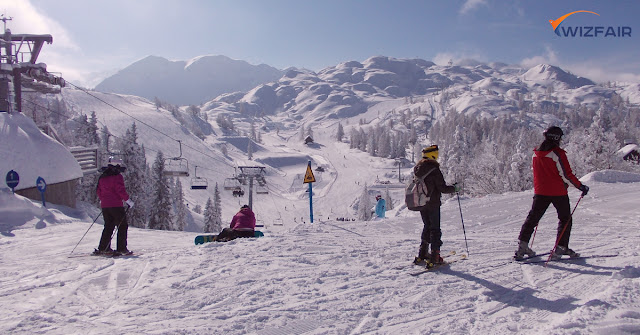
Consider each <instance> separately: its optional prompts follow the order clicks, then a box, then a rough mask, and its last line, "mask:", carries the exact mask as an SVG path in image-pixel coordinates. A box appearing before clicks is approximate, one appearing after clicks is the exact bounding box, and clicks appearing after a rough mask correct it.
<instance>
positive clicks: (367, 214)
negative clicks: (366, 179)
mask: <svg viewBox="0 0 640 335" xmlns="http://www.w3.org/2000/svg"><path fill="white" fill-rule="evenodd" d="M372 207H373V203H372V202H371V199H370V195H369V188H368V187H367V184H366V183H365V184H364V188H363V189H362V194H361V195H360V202H359V204H358V219H359V220H363V221H368V220H369V219H371V208H372Z"/></svg>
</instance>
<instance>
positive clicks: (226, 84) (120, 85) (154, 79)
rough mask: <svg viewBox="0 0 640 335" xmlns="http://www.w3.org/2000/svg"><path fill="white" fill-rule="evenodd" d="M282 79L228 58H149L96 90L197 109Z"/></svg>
mask: <svg viewBox="0 0 640 335" xmlns="http://www.w3.org/2000/svg"><path fill="white" fill-rule="evenodd" d="M281 76H282V71H280V70H278V69H276V68H273V67H270V66H268V65H265V64H260V65H251V64H249V63H247V62H245V61H241V60H234V59H231V58H228V57H225V56H213V55H210V56H200V57H196V58H194V59H191V60H189V61H170V60H167V59H165V58H162V57H157V56H148V57H146V58H144V59H141V60H139V61H137V62H135V63H133V64H131V65H129V66H128V67H126V68H124V69H122V70H120V71H119V72H118V73H116V74H114V75H112V76H110V77H108V78H106V79H104V80H103V81H102V82H100V83H99V84H98V85H96V87H95V89H96V90H97V91H101V92H112V93H121V94H128V95H137V96H140V97H144V98H147V99H149V100H152V101H153V100H154V98H156V97H157V98H158V99H160V100H162V101H167V102H170V103H172V104H176V105H192V104H193V105H198V104H200V103H202V102H205V101H207V100H211V99H213V98H215V97H217V96H218V95H220V94H223V93H230V92H235V91H247V90H249V89H251V88H253V87H255V86H257V85H259V84H261V83H265V82H270V81H273V80H277V79H278V78H280V77H281Z"/></svg>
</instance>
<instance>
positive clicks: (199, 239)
mask: <svg viewBox="0 0 640 335" xmlns="http://www.w3.org/2000/svg"><path fill="white" fill-rule="evenodd" d="M217 236H218V235H198V236H196V239H195V241H194V242H195V244H196V245H198V244H204V243H207V242H213V241H215V238H216V237H217ZM253 236H254V237H262V236H264V233H262V232H261V231H259V230H256V231H254V232H253Z"/></svg>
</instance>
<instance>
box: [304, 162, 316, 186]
mask: <svg viewBox="0 0 640 335" xmlns="http://www.w3.org/2000/svg"><path fill="white" fill-rule="evenodd" d="M315 182H316V177H314V176H313V171H311V165H307V173H305V174H304V184H306V183H315Z"/></svg>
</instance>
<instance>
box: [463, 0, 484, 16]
mask: <svg viewBox="0 0 640 335" xmlns="http://www.w3.org/2000/svg"><path fill="white" fill-rule="evenodd" d="M480 5H484V6H487V7H488V6H489V5H488V4H487V0H467V1H465V3H464V4H463V5H462V8H460V14H462V15H464V14H468V13H469V12H471V11H472V10H474V9H476V8H478V7H480Z"/></svg>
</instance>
